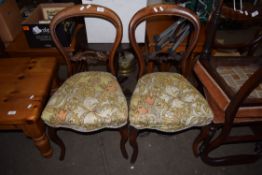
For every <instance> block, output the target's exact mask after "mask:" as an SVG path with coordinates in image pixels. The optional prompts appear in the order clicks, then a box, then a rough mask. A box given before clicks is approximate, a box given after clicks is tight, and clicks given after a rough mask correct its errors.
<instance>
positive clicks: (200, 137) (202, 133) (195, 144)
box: [193, 126, 209, 157]
mask: <svg viewBox="0 0 262 175" xmlns="http://www.w3.org/2000/svg"><path fill="white" fill-rule="evenodd" d="M208 131H209V126H206V127H203V128H202V129H201V131H200V133H199V135H198V136H197V138H196V139H195V140H194V142H193V153H194V155H195V156H196V157H198V156H199V154H200V151H199V144H200V143H201V142H203V141H204V140H205V139H206V138H207V137H208Z"/></svg>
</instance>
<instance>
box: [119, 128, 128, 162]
mask: <svg viewBox="0 0 262 175" xmlns="http://www.w3.org/2000/svg"><path fill="white" fill-rule="evenodd" d="M119 133H120V135H121V141H120V150H121V153H122V156H123V157H124V158H125V159H128V154H127V152H126V146H125V145H126V142H127V140H128V127H127V125H125V126H124V127H122V128H120V129H119Z"/></svg>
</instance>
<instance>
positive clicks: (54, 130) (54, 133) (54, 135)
mask: <svg viewBox="0 0 262 175" xmlns="http://www.w3.org/2000/svg"><path fill="white" fill-rule="evenodd" d="M57 130H58V129H57V128H52V127H48V136H49V138H50V139H51V140H52V141H53V142H54V143H55V144H57V145H58V146H59V147H60V150H61V152H60V157H59V160H64V158H65V144H64V142H63V141H62V140H61V139H60V137H59V136H58V135H57Z"/></svg>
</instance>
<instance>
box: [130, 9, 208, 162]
mask: <svg viewBox="0 0 262 175" xmlns="http://www.w3.org/2000/svg"><path fill="white" fill-rule="evenodd" d="M155 9H158V10H155ZM159 17H173V18H175V19H177V20H178V19H184V20H185V21H186V24H187V25H189V26H190V27H191V28H190V29H191V30H190V31H191V36H190V38H191V39H190V41H189V43H188V47H186V48H185V50H183V52H182V55H181V72H182V75H183V76H184V77H185V78H188V77H189V75H190V72H191V68H192V67H191V66H192V62H193V60H192V57H190V55H191V53H192V51H193V49H194V48H195V46H196V44H197V40H198V36H199V32H200V22H199V20H198V17H197V16H196V15H195V14H194V13H193V12H192V11H191V10H189V9H186V8H183V7H180V6H176V5H167V4H157V5H152V6H148V7H146V8H143V9H141V10H139V11H138V12H137V13H136V14H135V15H134V16H133V17H132V19H131V21H130V23H129V40H130V44H131V46H132V48H133V50H134V52H135V55H136V58H137V62H138V68H139V69H138V79H139V80H138V83H137V86H136V89H135V90H134V93H133V95H132V98H131V102H130V106H129V125H130V132H129V142H130V145H131V146H132V148H133V155H132V158H131V163H134V162H135V161H136V158H137V155H138V144H137V136H138V134H139V131H142V130H144V129H154V130H159V131H163V132H176V131H181V130H183V129H185V128H189V127H192V126H198V125H204V124H207V123H209V120H210V119H209V117H210V118H212V114H211V115H209V114H208V112H207V113H206V115H205V117H204V115H203V116H201V117H203V118H202V120H201V121H202V122H203V123H201V124H200V123H198V121H197V120H198V119H195V120H194V122H193V123H191V121H193V120H191V121H188V122H186V123H187V124H188V125H187V124H185V123H183V121H186V120H187V119H188V118H191V117H192V116H191V115H190V114H189V113H187V112H186V111H193V110H194V107H193V106H197V105H192V106H191V102H192V101H188V102H187V105H186V107H189V108H187V109H185V108H184V107H185V106H184V107H183V106H182V107H177V106H176V104H177V103H178V102H177V101H180V102H182V101H183V99H181V96H183V95H185V94H184V93H183V91H184V92H189V93H188V94H187V95H189V94H190V95H192V96H194V98H195V99H198V98H199V99H200V98H201V99H203V97H202V96H201V95H200V93H198V92H197V91H196V90H195V91H194V92H193V91H191V90H190V89H191V87H192V85H191V84H190V83H189V82H188V81H187V80H186V79H184V78H181V79H180V78H177V79H176V78H174V77H180V76H181V75H180V74H177V73H171V72H170V73H166V72H165V73H164V74H162V73H161V72H157V73H156V72H155V73H148V72H147V71H146V70H145V68H146V66H147V64H148V63H150V60H148V59H147V57H146V56H145V54H144V52H143V50H142V49H141V48H140V47H139V44H138V43H137V41H136V38H135V31H136V28H137V26H139V24H140V23H141V22H144V21H146V20H147V19H150V20H152V19H153V18H157V19H159ZM182 44H183V43H182ZM152 59H154V60H157V61H161V57H156V58H152ZM163 59H165V58H163ZM147 73H148V74H147ZM163 75H164V76H163ZM166 76H168V78H166ZM181 77H182V76H181ZM173 78H174V79H173ZM181 84H184V85H185V84H187V85H186V86H184V87H183V88H182V86H179V85H181ZM192 88H193V87H192ZM167 89H168V90H167ZM171 89H172V90H171ZM193 89H194V88H193ZM180 93H181V94H180ZM176 94H179V95H176ZM200 96H201V97H200ZM165 97H167V98H168V100H163V99H165ZM169 97H170V98H169ZM202 102H203V103H202ZM182 103H183V102H182ZM206 104H207V103H206V102H205V100H204V99H203V100H200V101H199V103H198V105H200V106H201V105H203V106H205V105H206ZM204 108H205V107H204ZM173 109H174V110H173ZM181 109H185V110H184V111H183V112H181ZM171 111H172V112H171ZM207 111H208V110H207ZM209 111H210V110H209ZM201 112H202V111H200V113H201ZM182 113H183V114H185V115H180V114H182ZM204 113H205V112H204ZM201 114H202V113H201ZM196 118H199V117H196ZM189 123H190V124H189Z"/></svg>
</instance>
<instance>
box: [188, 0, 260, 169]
mask: <svg viewBox="0 0 262 175" xmlns="http://www.w3.org/2000/svg"><path fill="white" fill-rule="evenodd" d="M214 7H215V9H214V11H213V12H212V14H211V18H210V21H209V22H208V28H207V41H206V44H205V49H204V52H203V53H202V55H201V56H200V59H199V61H197V63H196V64H195V67H194V72H195V74H196V76H197V77H198V78H199V80H200V82H201V83H202V85H203V87H204V92H205V95H206V98H207V100H208V102H209V105H210V106H211V108H212V110H213V113H214V116H215V117H214V119H213V121H212V123H211V124H210V125H208V126H206V127H203V129H202V131H201V133H200V134H199V136H198V137H197V138H196V139H195V141H194V144H193V150H194V153H195V155H199V156H200V157H201V158H202V160H203V161H204V162H205V163H207V164H209V165H213V166H220V165H233V164H243V163H251V162H255V161H256V160H258V159H259V158H261V155H260V154H259V151H260V152H261V150H258V149H257V152H255V153H254V154H251V153H249V154H248V153H246V154H243V153H241V152H240V153H239V154H235V155H232V154H230V153H229V154H226V155H224V156H220V157H219V156H218V157H213V156H212V157H211V156H210V153H211V152H212V151H214V150H216V149H217V148H219V147H220V146H222V145H225V144H230V143H246V142H256V141H261V140H262V134H261V133H262V132H261V130H262V84H261V82H262V57H261V56H254V55H252V54H251V53H253V51H252V52H248V54H247V56H245V55H240V56H212V55H211V51H212V49H213V48H214V40H215V39H216V38H215V36H216V30H217V26H218V24H219V19H220V15H221V13H223V8H222V7H223V0H216V1H215V6H214ZM221 9H222V12H221ZM223 16H224V17H227V16H225V14H223ZM245 19H246V18H245ZM258 19H259V18H258ZM252 20H254V19H252ZM260 22H261V21H260ZM255 39H258V41H259V40H261V37H260V38H255ZM258 41H256V42H253V43H254V45H253V46H256V44H257V43H258ZM247 44H248V46H252V45H250V44H249V43H247ZM242 45H243V44H240V45H234V47H228V48H235V49H238V46H240V48H241V47H242ZM231 46H232V45H231ZM225 48H227V47H224V49H225ZM247 48H248V49H249V48H250V47H247ZM249 50H250V49H249ZM241 126H244V127H249V128H251V129H252V130H253V131H254V134H250V133H248V132H247V133H242V134H241V133H237V135H236V134H234V135H232V132H231V131H232V130H234V128H237V127H241Z"/></svg>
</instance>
